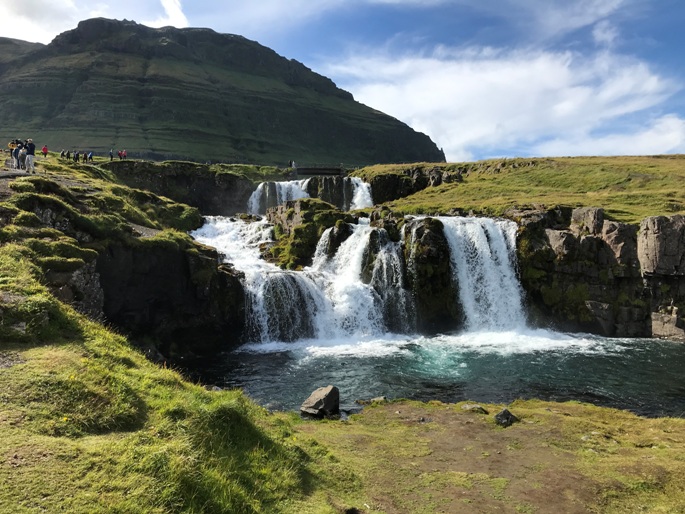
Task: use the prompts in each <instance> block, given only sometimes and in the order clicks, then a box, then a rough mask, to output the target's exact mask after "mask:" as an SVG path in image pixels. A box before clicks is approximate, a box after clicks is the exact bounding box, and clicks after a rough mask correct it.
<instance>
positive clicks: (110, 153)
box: [109, 148, 114, 162]
mask: <svg viewBox="0 0 685 514" xmlns="http://www.w3.org/2000/svg"><path fill="white" fill-rule="evenodd" d="M113 160H114V151H113V150H112V149H111V148H110V149H109V161H110V162H112V161H113Z"/></svg>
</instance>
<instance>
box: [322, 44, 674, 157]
mask: <svg viewBox="0 0 685 514" xmlns="http://www.w3.org/2000/svg"><path fill="white" fill-rule="evenodd" d="M326 72H327V74H328V75H329V76H332V77H334V79H336V81H337V82H338V84H339V85H341V86H342V87H343V88H345V89H348V90H349V91H351V92H352V93H353V94H354V95H355V98H356V99H357V100H359V101H361V102H363V103H365V104H367V105H370V106H372V107H374V108H376V109H379V110H381V111H383V112H386V113H388V114H390V115H392V116H395V117H397V118H398V119H400V120H402V121H404V122H405V123H408V124H409V125H410V126H412V127H413V128H414V129H416V130H419V131H421V132H425V133H427V134H428V135H429V136H431V138H432V139H433V140H434V141H435V142H436V143H437V144H438V146H440V147H442V148H443V149H444V150H445V153H446V155H447V158H448V159H449V160H453V161H461V160H471V159H473V158H484V157H490V156H501V155H504V154H505V153H506V154H507V155H509V156H516V155H534V154H538V155H539V153H538V152H541V151H543V150H545V153H544V154H545V155H547V154H548V153H547V152H548V151H550V150H554V151H555V154H563V155H577V154H584V153H587V152H588V151H589V149H590V147H587V148H586V147H583V146H582V145H581V143H582V142H589V141H593V140H596V141H597V144H596V145H595V146H593V147H592V148H597V150H602V152H601V153H610V154H628V153H634V152H635V150H636V148H639V149H640V152H645V153H658V152H659V151H662V150H664V148H665V147H667V146H669V145H670V146H673V145H675V147H677V145H678V144H680V145H681V146H682V123H683V122H682V120H680V118H677V117H675V116H670V117H668V116H667V117H662V118H659V119H657V120H656V121H649V120H650V116H651V114H650V110H651V109H656V108H658V107H659V106H660V105H661V104H662V102H664V100H666V99H667V98H668V97H669V96H670V95H672V94H673V93H675V92H676V91H677V90H678V85H677V84H675V83H674V82H672V81H670V80H668V79H666V78H663V77H660V76H659V75H657V74H655V73H653V72H652V71H651V70H650V69H649V67H648V66H647V65H646V64H645V63H643V62H641V61H637V60H635V59H631V58H627V57H625V56H620V55H616V54H612V53H609V52H600V53H598V54H596V55H592V56H589V57H587V56H582V55H579V54H575V53H570V52H550V51H524V50H517V51H510V50H497V49H491V48H490V49H487V48H486V49H482V48H469V49H465V50H459V49H449V48H445V47H442V48H440V49H438V51H436V53H435V54H434V55H431V56H412V57H404V58H397V57H390V56H386V55H373V54H372V53H369V52H366V53H365V54H364V55H355V56H352V57H350V58H348V59H347V60H346V61H345V62H343V63H341V64H339V65H330V66H329V67H328V69H327V70H326ZM635 115H638V116H643V117H644V118H645V119H646V120H648V121H646V122H645V123H644V125H645V127H648V128H647V129H645V128H644V127H640V128H639V129H637V130H636V131H635V132H634V133H632V134H631V133H625V130H624V129H623V127H621V126H618V125H616V126H615V125H614V124H616V123H621V120H622V119H624V118H625V117H626V116H635ZM677 122H680V124H679V123H677ZM650 124H651V125H650ZM600 131H601V132H602V133H605V134H608V135H605V136H603V137H602V138H600V139H597V138H596V137H595V136H596V134H597V133H599V132H600ZM641 134H642V135H644V136H645V140H644V144H642V145H635V144H634V141H635V140H636V139H637V138H639V137H640V135H641ZM656 134H659V135H661V136H662V138H663V140H664V141H671V142H674V143H669V145H667V144H666V143H664V142H663V141H662V142H661V143H659V144H657V143H658V142H659V139H658V138H657V137H647V136H649V135H656ZM545 141H548V142H549V141H553V142H554V144H553V145H552V143H547V146H544V145H543V142H545ZM599 141H602V144H601V145H600V144H599ZM565 142H566V143H565ZM650 148H651V149H650Z"/></svg>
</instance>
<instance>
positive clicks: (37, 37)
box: [0, 0, 188, 43]
mask: <svg viewBox="0 0 685 514" xmlns="http://www.w3.org/2000/svg"><path fill="white" fill-rule="evenodd" d="M2 4H3V5H2V9H3V10H2V13H3V24H2V28H1V29H0V36H2V37H9V38H15V39H21V40H24V41H32V42H38V43H49V42H50V41H52V40H53V39H54V37H55V36H56V35H57V34H60V33H62V32H65V31H67V30H71V29H74V28H75V27H76V26H77V25H78V23H79V22H80V21H82V20H86V19H89V18H97V17H105V18H114V19H118V20H121V19H129V20H134V21H137V22H139V23H143V22H144V20H153V21H145V23H146V24H148V23H158V24H159V25H154V26H161V25H175V26H178V27H185V26H188V20H187V19H186V17H185V15H184V14H183V10H182V8H181V3H180V0H117V1H113V0H101V1H99V2H93V1H91V0H22V1H20V2H16V1H10V0H3V2H2ZM5 4H7V5H5Z"/></svg>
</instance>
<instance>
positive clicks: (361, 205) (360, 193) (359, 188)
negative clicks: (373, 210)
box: [345, 177, 373, 211]
mask: <svg viewBox="0 0 685 514" xmlns="http://www.w3.org/2000/svg"><path fill="white" fill-rule="evenodd" d="M345 180H349V181H351V182H352V190H353V191H354V193H353V194H352V201H351V202H350V208H349V209H348V210H351V211H353V210H355V209H365V208H367V207H373V199H372V197H371V184H369V183H368V182H364V181H363V180H362V179H361V178H359V177H346V178H345Z"/></svg>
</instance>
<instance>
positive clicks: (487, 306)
mask: <svg viewBox="0 0 685 514" xmlns="http://www.w3.org/2000/svg"><path fill="white" fill-rule="evenodd" d="M438 219H439V220H440V221H441V222H442V224H443V226H444V233H445V237H446V239H447V242H448V244H449V246H450V261H451V267H452V275H453V278H454V281H455V282H456V283H457V285H458V288H459V300H460V302H461V305H462V308H463V309H464V314H465V317H466V327H465V328H466V329H467V330H507V329H512V328H517V327H520V326H522V325H523V324H524V319H525V315H524V310H523V304H522V300H521V298H522V292H521V286H520V284H519V282H518V278H517V277H516V271H515V249H516V230H517V225H516V223H515V222H513V221H508V220H493V219H490V218H453V217H446V216H445V217H439V218H438Z"/></svg>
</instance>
